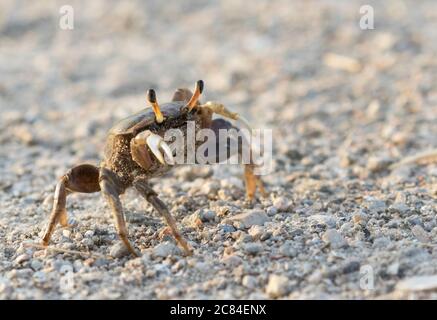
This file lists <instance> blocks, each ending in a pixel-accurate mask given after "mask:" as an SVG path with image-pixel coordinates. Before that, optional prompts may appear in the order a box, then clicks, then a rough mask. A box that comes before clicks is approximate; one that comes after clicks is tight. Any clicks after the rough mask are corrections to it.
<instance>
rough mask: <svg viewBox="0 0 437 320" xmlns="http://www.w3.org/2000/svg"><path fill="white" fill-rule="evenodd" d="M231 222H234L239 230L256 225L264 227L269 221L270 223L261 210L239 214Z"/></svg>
mask: <svg viewBox="0 0 437 320" xmlns="http://www.w3.org/2000/svg"><path fill="white" fill-rule="evenodd" d="M229 220H230V221H232V222H234V226H235V225H236V224H237V225H238V227H239V228H241V229H244V228H250V227H251V226H254V225H260V226H262V225H264V223H266V222H267V221H269V217H268V216H267V215H266V214H265V213H264V212H263V211H260V210H252V211H249V212H245V213H240V214H237V215H235V216H233V217H231V218H229Z"/></svg>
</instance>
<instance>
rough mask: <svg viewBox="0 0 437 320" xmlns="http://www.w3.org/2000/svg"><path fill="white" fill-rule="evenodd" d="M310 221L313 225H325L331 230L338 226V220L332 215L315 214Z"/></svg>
mask: <svg viewBox="0 0 437 320" xmlns="http://www.w3.org/2000/svg"><path fill="white" fill-rule="evenodd" d="M309 219H310V221H312V222H313V223H314V222H315V223H318V224H321V225H325V226H327V227H329V228H334V227H335V226H336V224H337V221H336V219H335V218H334V217H333V216H331V215H324V214H314V215H312V216H310V217H309Z"/></svg>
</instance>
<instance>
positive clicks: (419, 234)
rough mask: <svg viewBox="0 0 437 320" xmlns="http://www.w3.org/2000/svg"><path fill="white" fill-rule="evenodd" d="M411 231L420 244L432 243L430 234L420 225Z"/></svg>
mask: <svg viewBox="0 0 437 320" xmlns="http://www.w3.org/2000/svg"><path fill="white" fill-rule="evenodd" d="M411 231H412V232H413V234H414V236H415V237H416V238H417V240H419V241H420V242H423V243H427V242H430V241H431V239H430V237H429V235H428V232H426V231H425V230H423V228H422V227H421V226H420V225H418V224H416V225H415V226H413V227H412V228H411Z"/></svg>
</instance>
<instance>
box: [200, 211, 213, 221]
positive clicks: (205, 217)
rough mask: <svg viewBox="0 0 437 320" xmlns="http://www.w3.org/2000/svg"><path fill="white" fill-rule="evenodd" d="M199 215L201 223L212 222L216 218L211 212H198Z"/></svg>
mask: <svg viewBox="0 0 437 320" xmlns="http://www.w3.org/2000/svg"><path fill="white" fill-rule="evenodd" d="M199 215H200V220H202V222H209V221H214V220H215V217H216V214H215V212H214V211H212V210H200V213H199Z"/></svg>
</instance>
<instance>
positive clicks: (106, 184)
mask: <svg viewBox="0 0 437 320" xmlns="http://www.w3.org/2000/svg"><path fill="white" fill-rule="evenodd" d="M99 183H100V188H101V189H102V193H103V195H104V196H105V198H106V201H107V202H108V203H109V206H110V207H111V211H112V214H113V216H114V219H115V226H116V228H117V232H118V236H119V237H120V239H121V241H123V243H124V244H125V246H126V248H127V249H128V250H129V252H130V253H132V254H133V255H135V256H139V254H138V253H137V251H136V250H135V249H134V247H133V246H132V245H131V243H130V242H129V239H128V231H127V228H126V222H125V220H124V214H123V207H122V205H121V201H120V194H121V193H122V191H123V189H122V188H121V185H120V182H119V179H118V178H117V176H116V175H115V174H114V173H113V172H112V171H110V170H108V169H106V168H102V169H101V170H100V182H99Z"/></svg>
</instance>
